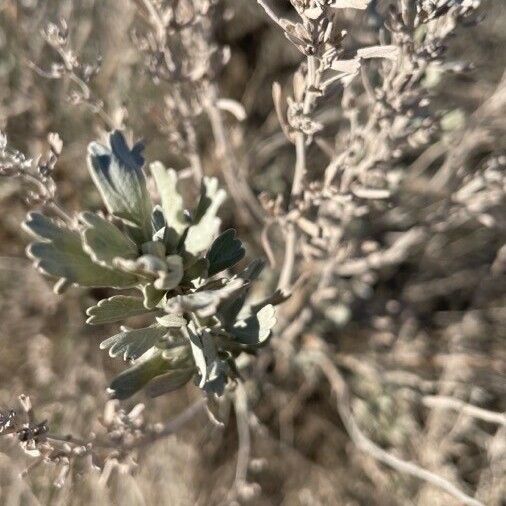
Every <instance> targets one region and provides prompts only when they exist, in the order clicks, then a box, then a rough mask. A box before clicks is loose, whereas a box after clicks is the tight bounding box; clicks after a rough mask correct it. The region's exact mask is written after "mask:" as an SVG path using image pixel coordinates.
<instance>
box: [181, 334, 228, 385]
mask: <svg viewBox="0 0 506 506" xmlns="http://www.w3.org/2000/svg"><path fill="white" fill-rule="evenodd" d="M183 333H184V334H185V336H186V337H187V339H188V340H189V341H190V345H191V350H192V353H193V359H194V360H195V365H196V366H197V369H198V371H199V375H200V381H199V387H200V388H203V389H204V390H205V391H206V392H207V393H214V394H216V395H222V394H223V390H224V388H225V383H226V378H227V377H226V374H225V373H226V370H227V369H226V364H225V363H224V362H223V361H222V360H221V359H220V358H219V356H218V352H217V350H216V346H215V344H214V340H213V337H212V336H211V334H210V333H209V332H207V331H206V330H198V331H197V330H196V329H195V327H194V326H193V325H191V324H190V325H189V326H188V327H184V328H183Z"/></svg>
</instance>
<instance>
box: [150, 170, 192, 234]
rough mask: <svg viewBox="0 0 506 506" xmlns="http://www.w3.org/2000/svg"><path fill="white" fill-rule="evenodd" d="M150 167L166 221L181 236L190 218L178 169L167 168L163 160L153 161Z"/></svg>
mask: <svg viewBox="0 0 506 506" xmlns="http://www.w3.org/2000/svg"><path fill="white" fill-rule="evenodd" d="M149 168H150V170H151V174H153V177H154V179H155V183H156V187H157V189H158V193H159V194H160V200H161V202H162V208H163V214H164V216H165V222H166V224H167V225H168V226H169V227H170V228H171V229H172V230H173V231H174V232H175V234H176V235H177V236H178V237H179V236H180V235H181V234H182V233H183V231H184V229H185V228H186V227H187V226H188V220H187V219H186V218H185V215H184V205H183V197H182V196H181V194H180V193H179V191H178V188H177V186H178V184H177V183H178V181H177V174H176V171H175V170H173V169H166V168H165V167H164V166H163V164H162V163H161V162H153V163H152V164H150V166H149ZM176 243H177V242H176Z"/></svg>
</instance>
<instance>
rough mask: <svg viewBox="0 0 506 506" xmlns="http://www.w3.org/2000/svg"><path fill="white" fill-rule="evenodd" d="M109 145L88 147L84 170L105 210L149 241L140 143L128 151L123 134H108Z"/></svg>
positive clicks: (146, 192) (149, 221) (149, 225)
mask: <svg viewBox="0 0 506 506" xmlns="http://www.w3.org/2000/svg"><path fill="white" fill-rule="evenodd" d="M108 140H109V145H108V146H104V145H103V144H100V143H98V142H92V143H90V145H89V146H88V168H89V171H90V174H91V177H92V179H93V182H94V183H95V185H96V186H97V188H98V190H99V192H100V195H101V196H102V199H103V201H104V203H105V205H106V207H107V210H108V211H109V212H110V213H111V214H114V215H116V216H118V217H120V218H122V219H124V220H126V221H129V222H132V223H134V224H136V225H138V226H139V227H140V228H141V230H143V231H144V233H145V236H146V238H148V237H151V200H150V198H149V194H148V190H147V188H146V178H145V176H144V173H143V171H142V166H143V164H144V158H143V157H142V150H143V148H144V146H143V145H142V144H140V143H137V144H135V145H134V147H133V148H132V149H130V148H129V147H128V145H127V143H126V141H125V137H124V136H123V134H122V133H121V132H120V131H118V130H115V131H114V132H112V133H111V134H109V139H108Z"/></svg>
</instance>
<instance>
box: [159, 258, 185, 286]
mask: <svg viewBox="0 0 506 506" xmlns="http://www.w3.org/2000/svg"><path fill="white" fill-rule="evenodd" d="M165 262H166V270H165V271H162V272H159V273H158V279H156V280H155V283H154V287H155V288H156V289H158V290H173V289H174V288H176V286H178V285H179V283H180V282H181V280H182V279H183V259H182V258H181V257H180V256H179V255H170V256H168V257H166V258H165Z"/></svg>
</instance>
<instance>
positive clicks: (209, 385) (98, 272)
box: [24, 131, 283, 399]
mask: <svg viewBox="0 0 506 506" xmlns="http://www.w3.org/2000/svg"><path fill="white" fill-rule="evenodd" d="M142 148H143V146H142V144H140V143H137V144H135V145H134V147H133V148H131V149H130V148H129V147H128V145H127V143H126V141H125V138H124V136H123V134H122V133H121V132H119V131H115V132H113V133H111V134H110V135H109V139H108V144H106V145H105V144H100V143H98V142H92V143H91V144H90V146H89V148H88V166H89V170H90V174H91V177H92V179H93V182H94V183H95V185H96V186H97V188H98V190H99V192H100V195H101V196H102V199H103V201H104V204H105V208H106V209H107V214H101V213H96V212H91V211H86V212H82V213H80V214H78V215H77V216H76V217H75V218H73V221H72V222H71V223H67V222H64V221H62V220H59V219H55V218H50V217H48V216H46V215H44V214H42V213H39V212H32V213H30V214H29V215H28V217H27V219H26V221H25V223H24V226H25V228H26V229H27V230H28V231H29V232H30V233H31V234H32V235H33V236H35V238H36V241H35V242H33V243H32V244H30V245H29V246H28V250H27V251H28V254H29V256H30V257H31V258H32V259H33V260H34V263H35V266H36V267H37V268H39V269H40V270H41V271H42V272H43V273H45V274H47V275H49V276H52V277H55V278H58V282H57V283H56V285H55V287H56V288H57V289H58V290H59V291H61V290H62V289H63V288H64V287H67V286H69V285H79V286H85V287H110V288H114V289H126V288H129V289H137V290H138V292H139V293H138V294H137V295H135V292H132V293H133V294H132V293H128V294H125V295H114V296H111V297H109V298H106V299H103V300H101V301H99V302H98V304H96V305H94V306H92V307H90V308H88V310H87V314H88V320H87V321H88V323H89V324H91V325H97V324H107V323H114V322H123V321H124V320H126V319H128V318H130V317H132V316H138V315H150V316H151V317H152V321H151V322H150V323H149V324H148V325H147V326H145V327H144V328H135V329H131V328H128V327H121V331H120V332H118V333H117V334H115V335H113V336H111V337H109V338H107V339H105V340H103V341H102V343H101V345H100V347H101V348H102V349H107V350H109V355H110V356H111V357H117V356H121V357H123V358H124V359H125V360H129V361H131V362H132V364H131V367H129V368H128V369H126V370H125V371H123V372H122V373H121V374H120V375H119V376H118V377H117V378H115V379H114V380H113V382H112V383H111V390H112V393H113V395H114V396H115V397H117V398H119V399H125V398H127V397H129V396H131V395H132V394H134V393H135V392H137V391H138V390H140V389H142V388H143V387H146V388H147V392H148V393H149V394H150V395H153V396H155V395H160V394H163V393H166V392H170V391H171V390H174V389H177V388H179V387H181V386H182V385H184V384H185V383H187V382H188V381H189V380H191V379H192V378H195V381H196V383H197V384H198V385H199V386H200V387H201V388H202V389H203V390H205V391H206V392H207V393H212V394H217V395H221V394H222V393H223V390H224V387H225V384H226V382H227V380H228V379H229V378H233V377H234V375H235V371H236V367H235V358H236V357H237V355H238V354H239V353H241V352H243V351H246V352H252V351H254V350H255V349H256V348H257V347H259V346H261V345H263V344H264V343H265V342H266V340H267V339H268V338H269V336H270V333H271V329H272V327H273V326H274V324H275V321H276V320H275V311H274V308H273V304H276V303H278V302H280V301H281V300H282V298H283V297H280V296H279V294H278V295H276V294H275V295H274V296H273V297H271V298H268V299H266V300H265V301H263V302H261V303H257V304H256V305H247V304H246V301H247V295H248V291H249V289H250V286H251V282H252V281H253V280H254V279H255V278H256V277H257V276H258V274H259V272H260V270H261V267H262V265H261V262H259V261H255V262H253V263H252V264H250V265H249V266H247V267H246V269H244V270H243V271H242V272H240V273H239V274H237V275H232V276H227V275H226V272H227V269H229V268H231V267H233V266H234V265H236V264H237V263H238V262H239V261H240V260H242V259H243V257H244V255H245V250H244V247H243V246H242V243H241V241H240V240H239V239H237V237H236V233H235V230H233V229H229V230H226V231H225V232H223V233H222V234H221V235H218V234H219V227H220V219H219V218H218V217H217V212H218V209H219V207H220V205H221V204H222V203H223V201H224V199H225V196H226V195H225V192H224V190H222V189H220V188H219V187H218V181H217V180H216V179H214V178H204V180H203V184H202V189H201V194H200V198H199V200H198V202H197V203H196V205H195V206H194V209H193V211H191V212H188V211H186V210H185V209H184V207H183V197H182V195H181V193H180V191H179V189H178V178H177V174H176V173H175V171H173V170H170V169H166V168H165V167H164V166H163V165H162V164H161V163H159V162H155V163H152V164H151V166H150V170H151V173H152V175H153V178H154V181H155V183H156V186H157V189H158V193H159V195H160V200H161V206H160V205H154V204H153V203H152V202H151V199H150V197H149V192H148V190H147V186H146V176H145V174H144V171H143V165H144V159H143V156H142Z"/></svg>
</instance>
